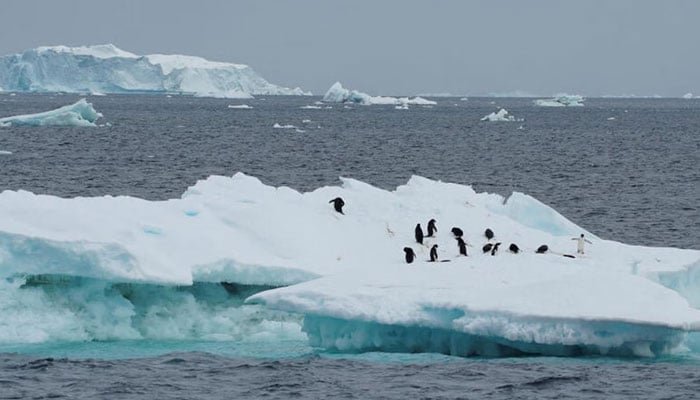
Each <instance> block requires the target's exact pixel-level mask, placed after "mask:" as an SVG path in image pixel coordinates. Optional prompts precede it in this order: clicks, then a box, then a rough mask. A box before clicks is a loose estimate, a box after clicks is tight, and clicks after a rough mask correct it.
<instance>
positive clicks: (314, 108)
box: [299, 105, 323, 110]
mask: <svg viewBox="0 0 700 400" xmlns="http://www.w3.org/2000/svg"><path fill="white" fill-rule="evenodd" d="M299 108H301V109H302V110H320V109H322V108H323V107H321V106H312V105H306V106H302V107H299Z"/></svg>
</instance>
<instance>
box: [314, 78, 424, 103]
mask: <svg viewBox="0 0 700 400" xmlns="http://www.w3.org/2000/svg"><path fill="white" fill-rule="evenodd" d="M323 101H324V102H326V103H356V104H363V105H372V104H383V105H395V106H407V105H421V106H424V105H435V104H437V103H436V102H434V101H432V100H427V99H424V98H422V97H418V96H416V97H414V98H408V97H386V96H370V95H368V94H367V93H362V92H358V91H357V90H348V89H346V88H344V87H343V85H341V84H340V82H336V83H334V84H333V85H332V86H331V87H330V89H328V91H327V92H326V94H325V95H324V96H323Z"/></svg>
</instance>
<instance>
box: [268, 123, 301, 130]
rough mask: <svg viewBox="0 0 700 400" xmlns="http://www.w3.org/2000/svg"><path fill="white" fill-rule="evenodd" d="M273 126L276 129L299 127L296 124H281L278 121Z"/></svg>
mask: <svg viewBox="0 0 700 400" xmlns="http://www.w3.org/2000/svg"><path fill="white" fill-rule="evenodd" d="M272 127H273V128H275V129H296V128H297V127H296V126H294V125H290V124H287V125H280V124H279V123H277V122H275V124H274V125H272Z"/></svg>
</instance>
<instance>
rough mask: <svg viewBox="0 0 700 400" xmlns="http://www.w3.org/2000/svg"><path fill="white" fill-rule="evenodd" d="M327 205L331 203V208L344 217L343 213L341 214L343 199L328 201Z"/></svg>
mask: <svg viewBox="0 0 700 400" xmlns="http://www.w3.org/2000/svg"><path fill="white" fill-rule="evenodd" d="M329 203H333V208H335V211H337V212H339V213H341V214H343V215H345V213H344V212H343V206H344V205H345V202H344V201H343V199H341V198H340V197H336V198H335V199H333V200H331V201H329Z"/></svg>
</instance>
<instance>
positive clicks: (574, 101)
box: [535, 94, 583, 107]
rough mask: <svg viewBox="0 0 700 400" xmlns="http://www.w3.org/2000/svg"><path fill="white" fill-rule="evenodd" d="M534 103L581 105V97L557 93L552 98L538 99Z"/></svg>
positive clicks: (565, 105)
mask: <svg viewBox="0 0 700 400" xmlns="http://www.w3.org/2000/svg"><path fill="white" fill-rule="evenodd" d="M535 104H536V105H538V106H541V107H571V106H583V97H582V96H579V95H569V94H558V95H556V96H554V98H552V99H538V100H535Z"/></svg>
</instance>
